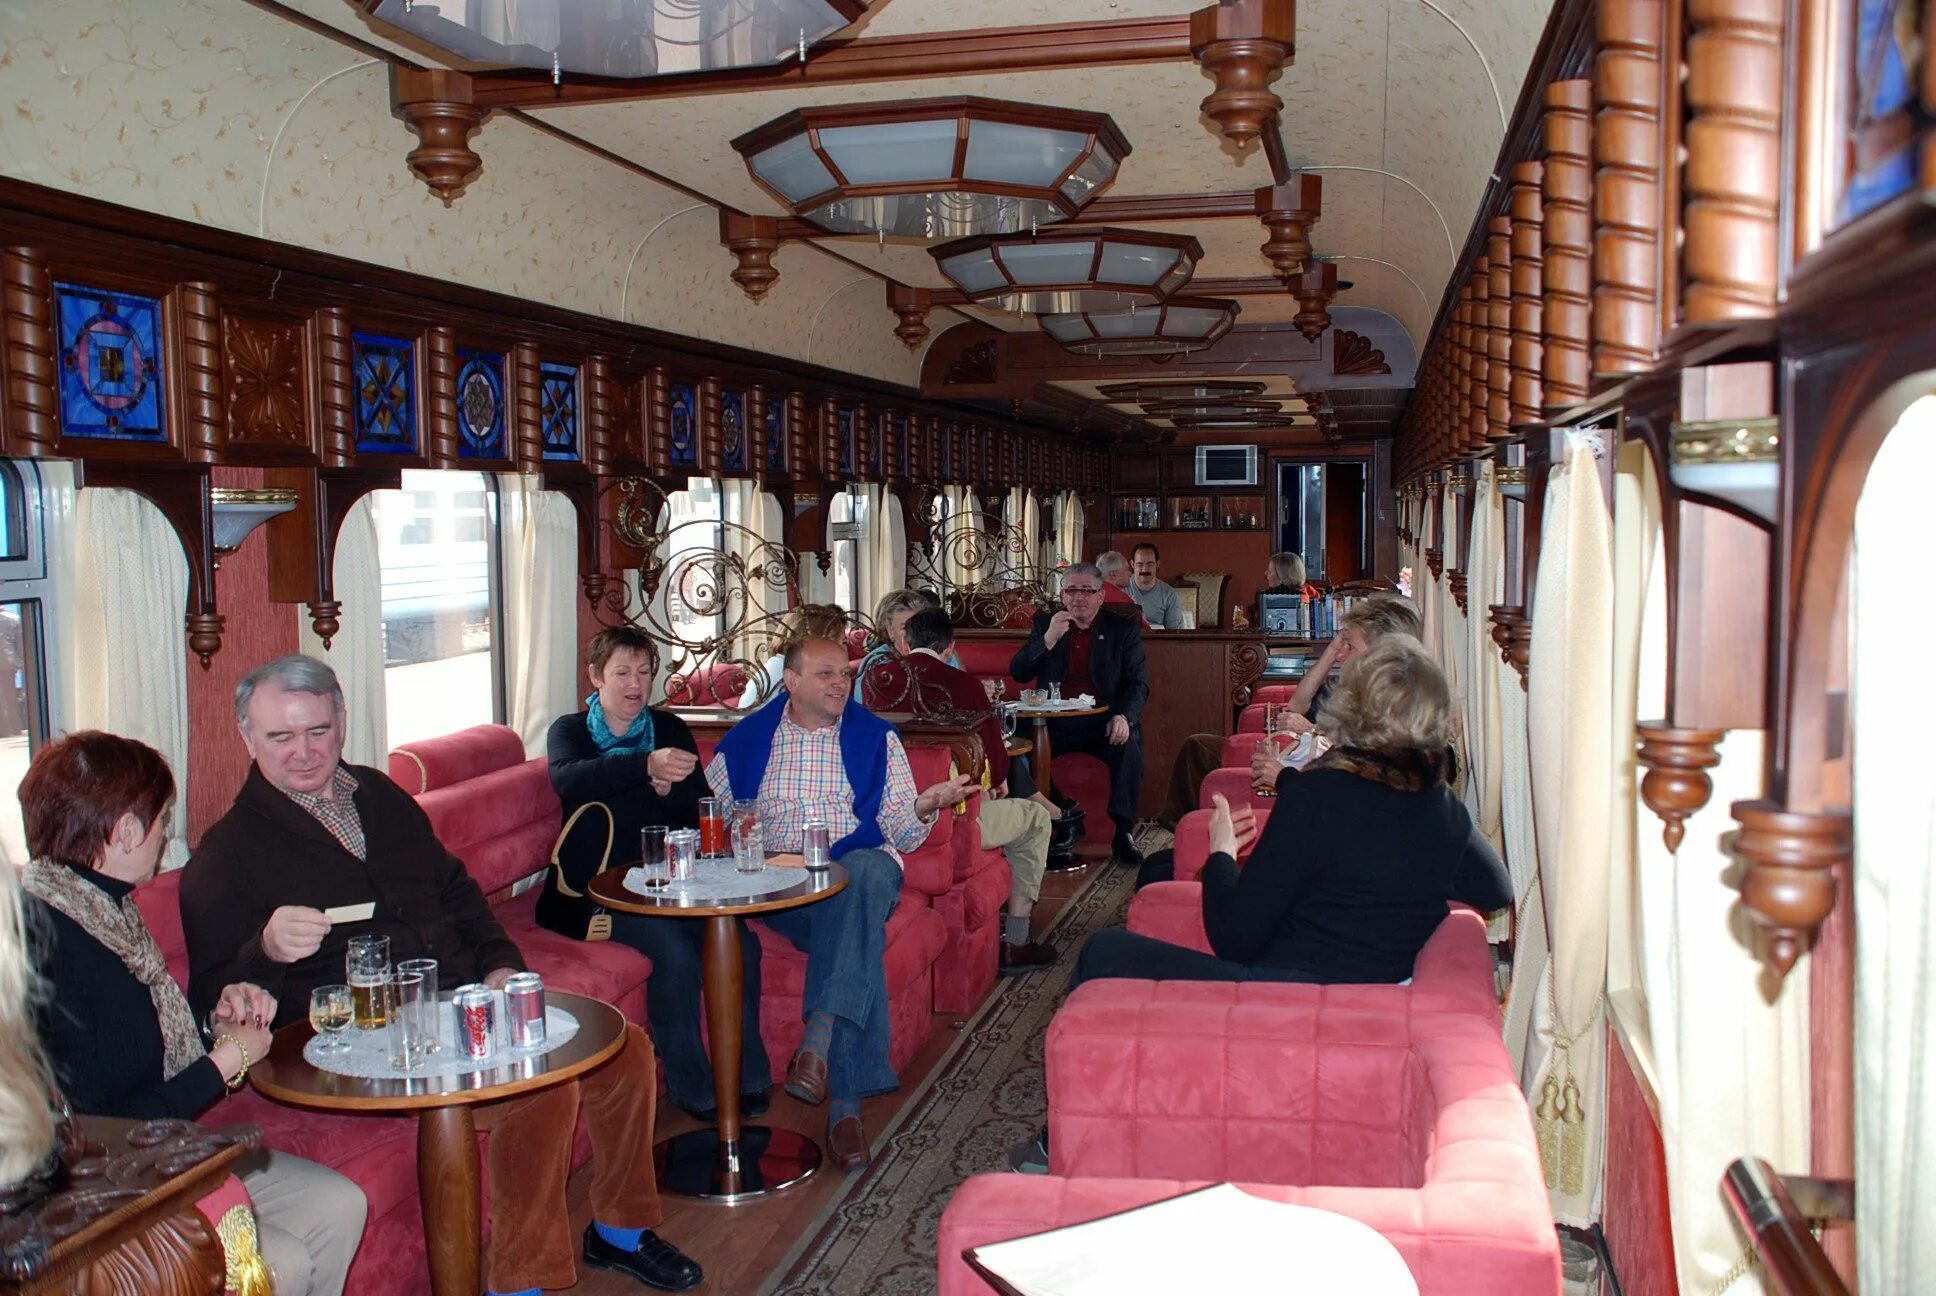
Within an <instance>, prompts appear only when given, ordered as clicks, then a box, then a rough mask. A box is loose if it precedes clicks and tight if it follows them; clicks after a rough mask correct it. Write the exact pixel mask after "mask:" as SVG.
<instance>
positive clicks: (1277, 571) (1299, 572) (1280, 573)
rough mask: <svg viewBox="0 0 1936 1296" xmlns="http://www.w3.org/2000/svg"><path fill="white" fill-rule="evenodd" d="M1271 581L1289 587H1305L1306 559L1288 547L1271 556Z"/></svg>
mask: <svg viewBox="0 0 1936 1296" xmlns="http://www.w3.org/2000/svg"><path fill="white" fill-rule="evenodd" d="M1269 566H1270V574H1271V582H1272V583H1273V584H1276V585H1281V586H1283V587H1285V588H1287V589H1302V588H1304V560H1303V559H1302V558H1300V557H1298V556H1297V555H1296V554H1294V553H1292V552H1291V551H1290V550H1288V549H1286V550H1284V551H1283V552H1281V553H1274V554H1272V555H1271V556H1270V564H1269Z"/></svg>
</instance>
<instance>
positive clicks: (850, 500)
mask: <svg viewBox="0 0 1936 1296" xmlns="http://www.w3.org/2000/svg"><path fill="white" fill-rule="evenodd" d="M872 504H873V501H872V500H870V499H869V498H868V493H867V492H866V491H863V490H861V489H860V488H859V487H857V486H850V487H848V488H847V490H846V491H845V492H843V493H841V494H839V495H836V496H835V497H834V501H833V506H832V507H831V508H830V509H828V511H827V547H828V548H829V549H831V550H832V551H833V560H834V566H833V579H834V602H836V603H838V604H839V605H840V606H841V607H843V608H845V609H847V611H849V612H860V613H863V614H864V615H867V616H872V615H873V614H874V609H873V608H871V607H863V606H861V588H860V586H861V577H860V567H861V564H862V563H863V562H865V561H866V560H867V544H866V541H867V537H868V535H869V534H870V532H871V530H872V528H871V527H870V526H869V525H868V524H869V523H870V522H871V521H872V519H871V518H870V517H869V516H868V515H869V513H870V512H871V511H872Z"/></svg>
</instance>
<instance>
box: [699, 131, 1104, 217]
mask: <svg viewBox="0 0 1936 1296" xmlns="http://www.w3.org/2000/svg"><path fill="white" fill-rule="evenodd" d="M733 148H734V149H735V150H737V151H738V153H739V154H740V156H741V157H743V158H745V159H746V168H747V170H749V171H751V172H752V173H753V179H754V181H755V182H757V183H758V184H759V186H760V187H761V188H763V189H765V190H766V191H767V192H768V193H770V194H772V195H773V196H774V197H775V198H777V199H779V200H780V201H781V202H782V203H784V204H786V206H787V207H788V208H789V209H790V210H791V211H792V212H793V214H794V215H795V216H798V217H799V218H800V219H801V220H804V221H808V222H811V223H812V224H815V225H818V226H820V227H821V228H822V229H826V230H830V231H832V232H834V233H836V234H873V233H876V232H878V233H881V234H894V235H900V236H906V237H912V238H928V239H933V238H961V237H964V236H967V235H973V234H1022V233H1027V232H1029V231H1031V230H1034V229H1036V228H1038V227H1040V226H1043V225H1049V224H1052V223H1054V222H1056V221H1059V220H1065V219H1067V218H1068V217H1070V216H1073V215H1075V214H1076V213H1077V212H1078V211H1080V210H1081V209H1082V207H1083V204H1085V203H1087V202H1088V201H1089V200H1090V199H1091V198H1092V197H1094V196H1095V194H1096V192H1097V191H1098V190H1099V189H1101V188H1102V187H1103V186H1104V185H1106V184H1108V183H1109V182H1110V181H1111V180H1114V179H1115V178H1116V170H1117V168H1118V167H1120V166H1121V165H1122V161H1123V158H1124V157H1126V156H1128V154H1129V141H1128V140H1126V139H1124V138H1123V135H1122V132H1121V131H1119V130H1117V129H1116V124H1115V123H1114V122H1113V121H1111V120H1110V119H1109V117H1108V116H1107V115H1105V114H1103V113H1092V112H1076V111H1074V110H1072V109H1067V108H1050V107H1045V106H1043V105H1040V104H1023V103H1004V102H1002V101H1000V100H996V99H977V98H973V97H958V98H952V99H916V100H911V101H898V102H888V103H868V104H838V105H830V106H827V107H824V108H800V109H796V110H795V111H793V112H790V113H787V114H786V115H785V116H784V117H776V118H774V119H773V120H772V121H770V122H768V123H766V125H764V126H760V127H758V128H756V129H754V130H750V131H748V132H747V133H746V134H744V135H742V136H740V137H739V138H738V139H736V140H734V141H733Z"/></svg>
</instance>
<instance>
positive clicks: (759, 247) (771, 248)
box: [719, 208, 780, 301]
mask: <svg viewBox="0 0 1936 1296" xmlns="http://www.w3.org/2000/svg"><path fill="white" fill-rule="evenodd" d="M719 241H720V243H722V244H723V245H724V246H725V248H726V250H727V251H728V252H731V253H732V254H733V273H732V275H731V278H732V280H733V282H734V283H736V284H738V285H739V287H740V291H741V292H743V293H745V294H746V295H747V296H748V297H751V298H752V299H753V300H754V301H758V300H760V299H761V298H762V297H764V296H766V294H767V293H768V292H769V291H770V290H771V289H772V287H773V285H774V284H776V283H778V282H779V281H780V271H779V270H778V268H777V267H775V266H774V264H773V257H774V255H775V254H776V253H777V252H779V250H780V222H779V219H778V218H777V217H773V216H748V215H747V214H746V213H744V212H736V211H732V210H729V209H726V208H721V209H720V213H719Z"/></svg>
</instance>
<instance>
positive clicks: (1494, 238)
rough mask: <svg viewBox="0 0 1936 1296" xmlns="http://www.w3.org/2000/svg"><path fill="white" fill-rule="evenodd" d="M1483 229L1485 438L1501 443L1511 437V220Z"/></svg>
mask: <svg viewBox="0 0 1936 1296" xmlns="http://www.w3.org/2000/svg"><path fill="white" fill-rule="evenodd" d="M1487 230H1488V233H1487V238H1486V263H1487V265H1488V267H1489V269H1488V270H1487V273H1486V326H1487V331H1486V351H1487V364H1486V439H1487V440H1488V441H1502V440H1504V439H1505V438H1506V437H1508V436H1510V435H1512V344H1513V336H1512V315H1513V284H1512V279H1513V271H1512V267H1513V259H1512V257H1513V254H1512V233H1513V224H1512V217H1510V216H1495V217H1493V218H1492V223H1491V224H1490V225H1489V226H1488V227H1487Z"/></svg>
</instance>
